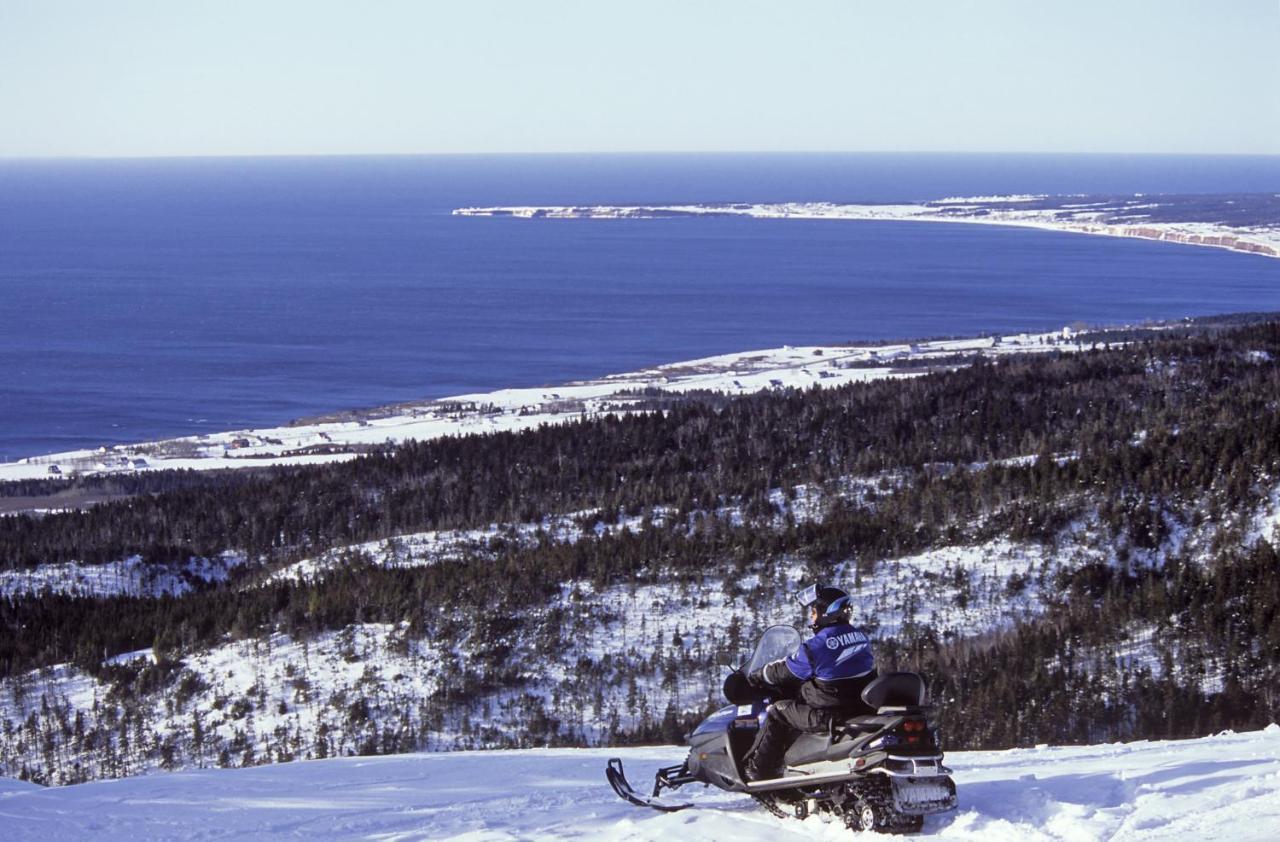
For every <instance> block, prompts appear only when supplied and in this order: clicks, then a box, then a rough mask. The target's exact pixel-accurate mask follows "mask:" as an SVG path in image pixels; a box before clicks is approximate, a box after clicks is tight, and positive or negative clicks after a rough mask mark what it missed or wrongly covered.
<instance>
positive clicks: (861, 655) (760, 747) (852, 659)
mask: <svg viewBox="0 0 1280 842" xmlns="http://www.w3.org/2000/svg"><path fill="white" fill-rule="evenodd" d="M797 599H799V601H800V603H801V604H802V605H804V606H805V608H806V609H808V618H809V627H810V628H811V629H813V632H814V635H813V637H811V638H809V639H808V640H807V641H805V642H804V643H802V644H801V645H800V648H798V649H797V650H796V651H795V652H794V653H793V654H792V655H791V656H789V657H787V658H781V659H779V660H777V661H773V662H771V663H768V664H765V665H764V666H763V667H762V668H760V669H758V670H756V671H755V672H753V673H751V675H749V676H747V681H749V682H750V683H751V685H752V686H753V687H756V688H759V689H761V690H764V691H765V692H766V693H768V695H769V697H770V698H772V699H775V700H777V701H774V703H773V704H771V705H769V715H768V716H766V717H765V720H764V724H763V726H762V727H761V728H760V732H759V733H758V734H757V735H756V740H755V743H754V744H753V745H752V747H751V751H750V752H748V753H747V757H746V764H745V765H746V768H745V771H746V774H747V779H748V780H752V781H759V780H765V779H768V778H777V777H781V776H782V774H783V769H782V758H783V755H784V754H785V753H786V750H787V747H788V746H790V745H791V743H792V741H793V740H795V738H796V736H797V735H798V733H799V732H801V731H808V732H810V733H821V732H824V731H826V730H827V728H828V727H829V725H830V723H831V720H832V719H833V718H835V719H846V718H848V717H850V716H857V715H859V714H863V713H874V712H875V711H874V710H872V709H871V708H870V707H869V706H868V705H867V704H866V703H865V702H863V701H862V688H864V687H866V686H867V685H868V684H870V683H871V681H872V680H873V679H874V678H875V677H876V669H875V657H874V655H872V652H871V640H870V638H868V637H867V634H866V632H865V631H863V630H862V629H858V628H854V627H853V626H852V625H850V623H849V612H850V610H851V608H852V605H851V601H850V598H849V594H848V593H846V592H845V591H843V590H841V589H840V588H834V587H830V586H827V585H822V584H815V585H810V586H809V587H808V588H805V589H804V590H803V591H801V592H800V594H799V595H798V596H797Z"/></svg>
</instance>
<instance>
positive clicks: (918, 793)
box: [605, 626, 956, 833]
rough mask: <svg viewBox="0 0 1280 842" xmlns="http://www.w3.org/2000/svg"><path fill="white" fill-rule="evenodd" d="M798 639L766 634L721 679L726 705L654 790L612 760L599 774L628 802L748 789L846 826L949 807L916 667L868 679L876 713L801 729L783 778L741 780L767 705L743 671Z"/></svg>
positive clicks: (786, 651)
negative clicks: (693, 790) (635, 783)
mask: <svg viewBox="0 0 1280 842" xmlns="http://www.w3.org/2000/svg"><path fill="white" fill-rule="evenodd" d="M800 642H801V638H800V633H799V632H797V631H796V630H795V629H793V628H791V627H790V626H773V627H772V628H769V629H768V630H766V631H765V632H764V634H763V635H761V636H760V640H759V642H758V643H757V644H756V648H755V652H754V653H753V654H752V656H751V658H750V659H749V660H748V661H747V663H746V664H744V665H743V666H740V667H738V668H737V669H736V670H734V671H733V672H732V673H731V674H730V675H729V677H728V678H727V679H726V680H725V685H724V693H725V698H726V699H727V700H728V701H729V702H730V704H729V705H728V706H726V707H723V708H721V709H719V710H717V711H716V712H715V713H713V714H711V715H710V716H709V717H707V718H706V719H705V720H703V721H702V723H701V724H699V725H698V727H696V728H695V729H694V730H693V732H692V733H690V734H688V735H687V737H686V740H687V742H688V744H689V755H688V757H686V758H685V761H684V762H683V763H681V764H679V765H675V766H666V767H663V768H661V769H659V770H658V772H657V774H656V775H655V776H654V782H653V792H652V794H650V795H645V794H643V793H641V792H639V791H637V790H635V789H634V788H633V787H632V786H631V784H630V783H629V782H628V781H627V777H626V774H625V773H624V771H623V768H622V761H621V760H620V759H619V758H613V759H611V760H610V761H609V764H608V767H607V769H606V770H605V775H606V778H607V779H608V781H609V784H610V785H611V786H612V787H613V790H614V792H616V793H617V794H618V795H619V796H620V797H622V798H623V799H625V800H627V801H629V802H631V803H632V804H636V805H639V806H643V807H652V808H654V809H656V810H663V811H668V812H671V811H675V810H683V809H685V808H687V807H691V806H693V805H692V804H689V803H684V802H678V801H673V800H671V799H670V798H669V797H664V795H663V791H664V790H675V789H678V788H679V787H681V786H684V785H685V784H691V783H701V784H706V785H710V786H714V787H718V788H720V789H723V790H728V791H730V792H741V793H746V794H749V795H751V796H753V797H754V798H756V800H757V801H759V802H760V803H761V804H762V805H764V806H765V808H766V809H768V810H769V811H770V812H772V813H773V814H774V815H777V816H780V817H788V816H795V817H796V818H799V819H803V818H806V817H807V816H809V815H811V814H828V815H831V816H834V817H836V818H838V819H840V820H843V821H844V823H845V824H846V826H848V827H849V828H850V829H851V830H875V831H880V832H886V833H913V832H916V831H919V830H920V829H921V827H922V826H923V824H924V817H925V816H926V815H929V814H931V813H942V812H946V811H947V810H951V809H954V808H955V806H956V785H955V783H954V782H953V781H952V780H951V777H950V775H951V770H950V769H948V768H947V767H946V766H944V765H942V759H943V758H942V749H941V747H940V746H939V743H938V731H937V726H936V724H935V722H934V720H933V718H932V707H931V706H930V705H929V699H928V687H927V685H926V684H925V681H924V679H923V678H922V677H921V676H919V675H918V674H916V673H913V672H892V673H888V674H886V675H882V676H880V677H878V678H876V679H875V680H874V681H872V682H871V683H870V684H868V685H867V687H866V688H865V689H864V690H863V692H862V699H863V701H865V702H866V703H867V704H868V705H869V706H870V707H872V708H874V709H875V711H876V712H875V713H874V714H869V715H861V716H854V717H850V718H848V719H845V720H840V721H833V722H832V723H831V726H830V728H829V729H828V731H827V732H826V733H820V734H808V733H805V734H800V735H799V736H798V737H797V738H796V740H795V742H794V743H793V744H792V745H791V747H790V748H789V749H787V753H786V756H785V760H784V762H785V767H786V769H785V772H784V774H783V776H782V777H780V778H774V779H769V780H760V781H747V780H746V778H745V776H744V774H743V765H744V762H743V761H744V756H745V755H746V753H747V751H748V750H749V749H750V748H751V745H752V743H753V742H754V740H755V737H756V733H757V732H758V731H759V729H760V727H761V724H762V723H763V721H764V718H765V717H766V716H767V715H768V714H767V707H768V703H769V701H770V699H768V698H767V697H765V696H763V695H762V691H761V690H759V689H757V688H754V687H752V686H751V685H750V684H749V683H748V682H747V680H746V677H747V675H749V674H751V673H752V672H753V671H755V670H757V669H760V668H761V667H763V666H764V665H765V664H767V663H769V662H771V661H775V660H777V659H779V658H785V657H787V656H788V655H790V654H791V653H792V652H794V651H795V650H796V648H797V647H799V646H800Z"/></svg>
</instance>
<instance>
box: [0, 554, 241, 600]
mask: <svg viewBox="0 0 1280 842" xmlns="http://www.w3.org/2000/svg"><path fill="white" fill-rule="evenodd" d="M244 563H245V559H244V557H243V556H240V555H237V554H235V553H231V552H226V553H222V554H221V555H219V556H218V557H216V558H213V559H207V558H195V557H193V558H191V559H188V561H187V563H186V564H185V565H182V566H177V567H170V566H168V565H156V564H149V563H147V562H146V561H144V560H143V558H142V557H141V556H136V555H135V556H130V557H129V558H126V559H124V560H122V561H113V562H108V563H106V564H81V563H79V562H74V561H72V562H67V563H65V564H43V565H40V566H39V567H31V568H24V569H20V570H3V571H0V596H19V595H25V594H41V593H54V594H65V595H68V596H78V597H99V596H118V595H124V596H164V595H166V594H168V595H170V596H181V595H182V594H185V593H188V592H189V591H191V590H192V589H193V585H194V584H197V583H198V584H199V585H201V586H207V585H212V584H215V583H219V582H225V581H227V578H228V576H229V575H230V572H231V570H232V569H233V568H235V567H239V566H240V565H242V564H244Z"/></svg>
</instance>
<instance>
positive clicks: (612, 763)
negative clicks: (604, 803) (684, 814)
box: [604, 757, 693, 813]
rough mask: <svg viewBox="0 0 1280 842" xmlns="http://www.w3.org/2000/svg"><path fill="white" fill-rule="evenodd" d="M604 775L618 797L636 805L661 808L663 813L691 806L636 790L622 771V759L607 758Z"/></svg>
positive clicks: (655, 808) (690, 805)
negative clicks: (607, 764)
mask: <svg viewBox="0 0 1280 842" xmlns="http://www.w3.org/2000/svg"><path fill="white" fill-rule="evenodd" d="M604 775H605V777H606V778H608V779H609V786H611V787H613V791H614V792H616V793H618V797H619V798H622V799H623V800H624V801H630V802H631V803H632V804H635V805H636V806H637V807H650V808H652V809H654V810H661V811H662V812H664V813H674V812H676V811H677V810H684V809H686V808H688V807H692V806H693V805H692V804H688V803H685V802H681V801H666V800H664V799H662V798H660V797H658V796H657V795H645V794H644V793H640V792H636V791H635V788H634V787H632V786H631V783H630V781H628V780H627V775H626V773H625V772H623V771H622V759H621V758H618V757H614V758H612V759H610V760H609V766H608V768H606V769H605V770H604Z"/></svg>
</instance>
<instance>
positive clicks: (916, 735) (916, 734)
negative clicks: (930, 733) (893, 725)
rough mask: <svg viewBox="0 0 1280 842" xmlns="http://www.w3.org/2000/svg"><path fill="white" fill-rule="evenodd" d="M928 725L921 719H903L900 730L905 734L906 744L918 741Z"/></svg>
mask: <svg viewBox="0 0 1280 842" xmlns="http://www.w3.org/2000/svg"><path fill="white" fill-rule="evenodd" d="M928 727H929V726H928V725H927V724H926V723H925V721H924V720H923V719H906V720H903V723H902V730H903V732H905V733H906V735H907V743H908V745H914V744H917V743H919V742H920V738H921V737H922V736H924V732H925V730H926V729H927V728H928Z"/></svg>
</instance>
